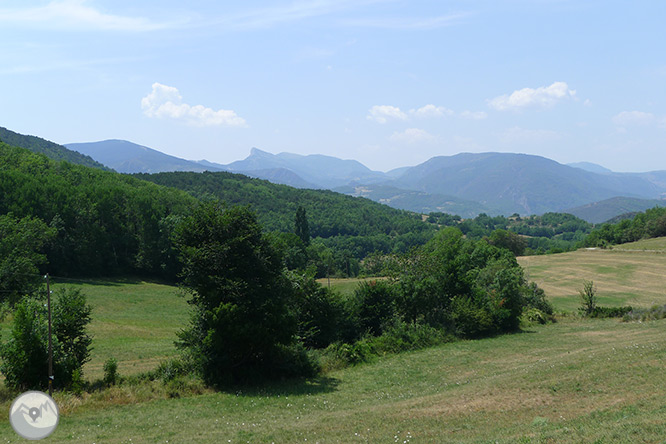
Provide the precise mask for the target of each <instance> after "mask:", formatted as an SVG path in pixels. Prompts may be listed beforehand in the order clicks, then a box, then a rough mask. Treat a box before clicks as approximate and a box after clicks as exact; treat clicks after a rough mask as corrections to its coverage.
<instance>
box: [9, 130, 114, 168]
mask: <svg viewBox="0 0 666 444" xmlns="http://www.w3.org/2000/svg"><path fill="white" fill-rule="evenodd" d="M0 142H4V143H6V144H7V145H11V146H18V147H21V148H25V149H27V150H30V151H32V152H33V153H39V154H44V155H45V156H46V157H48V158H49V159H53V160H64V161H67V162H70V163H75V164H77V165H85V166H89V167H93V168H99V169H101V170H107V171H111V169H110V168H107V167H106V166H104V165H102V164H101V163H99V162H97V161H95V160H93V158H92V157H90V156H86V155H83V154H81V153H77V152H76V151H72V150H69V149H67V148H65V147H64V146H62V145H58V144H57V143H53V142H50V141H48V140H46V139H42V138H41V137H36V136H25V135H23V134H19V133H15V132H14V131H10V130H8V129H7V128H3V127H0Z"/></svg>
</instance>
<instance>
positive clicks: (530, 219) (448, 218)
mask: <svg viewBox="0 0 666 444" xmlns="http://www.w3.org/2000/svg"><path fill="white" fill-rule="evenodd" d="M427 220H428V222H430V223H432V224H436V225H439V226H448V227H457V228H459V229H460V230H461V231H462V232H463V234H465V236H467V237H469V238H471V239H482V238H484V237H491V236H492V234H493V232H495V231H496V230H507V231H509V232H511V233H515V234H518V235H520V236H521V237H522V239H523V240H524V242H525V246H524V248H523V250H522V251H520V252H516V253H517V254H526V255H531V254H543V253H560V252H563V251H570V250H574V249H575V248H577V246H578V244H579V243H580V242H582V241H583V240H584V239H585V237H586V236H587V234H589V233H590V232H591V231H592V228H593V227H594V226H593V225H592V224H590V223H588V222H585V221H584V220H582V219H579V218H577V217H576V216H573V215H571V214H565V213H546V214H543V215H541V216H527V217H520V216H519V215H518V214H514V215H512V216H511V217H505V216H496V217H491V216H488V215H486V214H480V215H478V216H477V217H475V218H474V219H465V220H463V219H461V218H460V216H452V215H450V214H446V213H430V214H429V215H428V219H427Z"/></svg>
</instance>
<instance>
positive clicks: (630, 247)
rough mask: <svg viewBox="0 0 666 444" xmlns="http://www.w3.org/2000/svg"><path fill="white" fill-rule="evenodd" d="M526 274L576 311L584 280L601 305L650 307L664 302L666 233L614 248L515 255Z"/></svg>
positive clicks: (562, 307) (558, 304)
mask: <svg viewBox="0 0 666 444" xmlns="http://www.w3.org/2000/svg"><path fill="white" fill-rule="evenodd" d="M518 262H519V263H520V265H521V266H522V267H523V268H524V269H525V275H526V276H527V277H528V278H529V279H530V280H532V281H534V282H536V283H537V284H539V286H540V287H542V288H543V289H544V290H545V291H546V295H547V297H548V298H549V299H550V300H551V301H552V302H553V304H554V305H555V308H556V309H558V310H564V311H575V310H576V309H577V308H578V306H579V305H580V300H579V296H578V291H579V290H580V289H582V287H583V281H585V280H591V281H594V283H595V285H596V287H597V295H598V297H599V304H600V305H607V306H621V305H632V306H636V307H649V306H651V305H654V304H658V303H661V304H663V303H664V301H666V238H658V239H648V240H645V241H640V242H634V243H631V244H624V245H619V246H616V247H614V248H613V249H612V250H600V249H594V250H588V249H581V250H578V251H574V252H570V253H563V254H555V255H545V256H526V257H520V258H518Z"/></svg>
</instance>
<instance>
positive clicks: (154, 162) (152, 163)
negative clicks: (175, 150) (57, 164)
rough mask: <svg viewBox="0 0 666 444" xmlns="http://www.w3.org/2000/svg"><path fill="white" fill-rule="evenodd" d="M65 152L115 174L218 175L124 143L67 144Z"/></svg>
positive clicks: (201, 167) (174, 158)
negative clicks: (177, 173) (199, 173)
mask: <svg viewBox="0 0 666 444" xmlns="http://www.w3.org/2000/svg"><path fill="white" fill-rule="evenodd" d="M65 146H66V147H67V148H69V149H71V150H74V151H78V152H79V153H81V154H85V155H88V156H90V157H92V158H93V159H95V160H96V161H98V162H101V163H103V164H104V165H106V166H108V167H111V168H113V169H114V170H116V171H118V172H119V173H128V174H132V173H161V172H166V171H195V172H201V171H206V170H209V171H219V170H220V169H219V168H213V167H206V166H203V165H200V164H198V163H197V162H192V161H190V160H185V159H180V158H178V157H174V156H170V155H168V154H164V153H161V152H159V151H157V150H154V149H152V148H148V147H146V146H142V145H137V144H136V143H132V142H128V141H127V140H116V139H112V140H103V141H101V142H89V143H68V144H66V145H65Z"/></svg>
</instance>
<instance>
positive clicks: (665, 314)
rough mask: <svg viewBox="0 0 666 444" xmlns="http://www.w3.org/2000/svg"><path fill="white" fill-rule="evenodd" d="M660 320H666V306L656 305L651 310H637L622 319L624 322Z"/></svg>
mask: <svg viewBox="0 0 666 444" xmlns="http://www.w3.org/2000/svg"><path fill="white" fill-rule="evenodd" d="M659 319H666V305H654V306H652V307H651V308H635V309H633V310H631V311H630V312H629V313H627V314H625V315H624V317H623V318H622V320H623V321H624V322H629V321H656V320H659Z"/></svg>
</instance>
